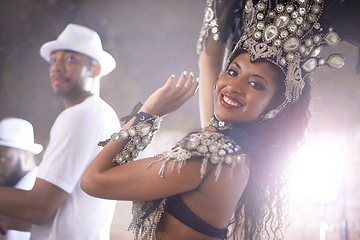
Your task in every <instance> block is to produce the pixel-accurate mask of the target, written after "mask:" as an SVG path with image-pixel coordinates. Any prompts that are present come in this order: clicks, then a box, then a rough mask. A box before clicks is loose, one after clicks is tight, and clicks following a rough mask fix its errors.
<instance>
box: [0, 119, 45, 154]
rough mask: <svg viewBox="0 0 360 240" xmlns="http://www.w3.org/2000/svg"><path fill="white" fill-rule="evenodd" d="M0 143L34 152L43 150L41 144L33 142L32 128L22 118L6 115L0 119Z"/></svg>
mask: <svg viewBox="0 0 360 240" xmlns="http://www.w3.org/2000/svg"><path fill="white" fill-rule="evenodd" d="M0 145H1V146H6V147H12V148H18V149H22V150H25V151H29V152H32V153H35V154H38V153H40V152H41V151H42V150H43V146H42V145H40V144H37V143H34V129H33V126H32V125H31V123H29V122H28V121H26V120H24V119H20V118H13V117H8V118H4V119H2V120H1V121H0Z"/></svg>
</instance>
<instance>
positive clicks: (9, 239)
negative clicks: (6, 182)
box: [4, 167, 38, 240]
mask: <svg viewBox="0 0 360 240" xmlns="http://www.w3.org/2000/svg"><path fill="white" fill-rule="evenodd" d="M37 171H38V167H34V168H33V169H31V171H29V172H28V173H27V174H26V175H25V176H23V177H22V178H21V179H20V180H19V181H18V182H17V183H16V184H15V186H14V187H15V188H18V189H23V190H30V189H32V187H33V186H34V184H35V180H36V174H37ZM4 239H5V240H29V239H30V232H24V231H17V230H8V231H7V232H6V234H5V238H4Z"/></svg>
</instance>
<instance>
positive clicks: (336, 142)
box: [290, 133, 348, 204]
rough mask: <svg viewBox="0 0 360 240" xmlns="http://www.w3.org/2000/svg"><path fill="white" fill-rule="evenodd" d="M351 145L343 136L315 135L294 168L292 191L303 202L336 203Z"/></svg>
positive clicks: (301, 150)
mask: <svg viewBox="0 0 360 240" xmlns="http://www.w3.org/2000/svg"><path fill="white" fill-rule="evenodd" d="M347 153H348V151H347V144H346V141H345V139H344V138H343V137H342V136H339V135H336V134H330V133H327V134H321V135H314V136H312V137H311V138H310V139H309V140H308V141H307V142H306V143H305V144H304V145H303V146H302V147H301V148H300V149H299V152H298V155H297V158H296V159H295V161H294V163H293V164H292V165H291V169H290V174H291V175H290V177H291V181H290V193H291V196H292V197H293V198H294V200H296V201H301V202H302V203H304V202H308V203H321V204H329V203H334V202H336V201H337V200H338V199H339V197H340V191H341V190H342V184H343V177H344V168H345V166H344V165H345V161H346V156H347Z"/></svg>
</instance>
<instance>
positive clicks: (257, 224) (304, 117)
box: [229, 51, 311, 240]
mask: <svg viewBox="0 0 360 240" xmlns="http://www.w3.org/2000/svg"><path fill="white" fill-rule="evenodd" d="M241 52H242V51H239V52H236V53H235V54H234V55H233V56H232V59H230V61H231V60H233V59H235V58H236V56H238V55H239V54H241ZM274 67H275V69H277V66H275V65H274ZM278 71H279V76H281V77H279V79H285V77H284V75H283V73H282V72H280V71H281V70H280V69H278ZM305 82H306V84H305V87H304V89H303V92H302V95H301V97H300V99H299V100H298V101H297V102H294V103H288V104H287V106H286V108H285V109H284V110H283V112H281V113H280V114H279V115H278V116H276V117H275V118H273V119H268V120H264V121H262V122H260V121H259V122H257V123H255V124H254V123H252V124H250V125H249V124H246V125H245V126H244V125H242V126H241V125H240V126H238V127H243V128H246V129H247V130H248V131H249V132H248V134H249V142H248V145H247V146H248V147H247V148H246V153H247V156H248V158H249V159H250V175H249V180H248V183H247V186H246V188H245V190H244V192H243V194H242V196H241V198H240V200H239V202H238V205H237V207H236V211H235V213H234V216H233V219H232V221H231V222H230V224H229V232H230V234H229V239H244V240H255V239H260V238H261V237H262V236H263V235H265V236H266V239H283V238H284V234H283V229H284V227H285V226H286V224H285V223H286V220H285V216H286V211H285V210H286V206H287V203H288V201H287V196H288V194H287V183H288V174H287V173H288V171H287V170H288V165H289V163H290V160H291V158H292V155H293V153H295V150H296V149H297V147H298V146H299V145H300V143H301V142H302V140H303V139H304V135H305V132H306V129H307V125H308V122H309V119H310V117H311V114H310V110H309V106H310V99H311V83H310V79H309V78H308V77H306V79H305ZM278 86H279V87H278V91H277V93H276V95H275V96H274V98H273V99H272V105H271V107H270V109H273V108H274V107H276V106H279V105H280V103H282V102H283V101H284V99H285V97H284V92H285V84H284V82H283V81H278ZM249 126H250V127H249ZM231 137H232V138H234V136H231ZM235 138H236V137H235ZM235 140H236V139H235Z"/></svg>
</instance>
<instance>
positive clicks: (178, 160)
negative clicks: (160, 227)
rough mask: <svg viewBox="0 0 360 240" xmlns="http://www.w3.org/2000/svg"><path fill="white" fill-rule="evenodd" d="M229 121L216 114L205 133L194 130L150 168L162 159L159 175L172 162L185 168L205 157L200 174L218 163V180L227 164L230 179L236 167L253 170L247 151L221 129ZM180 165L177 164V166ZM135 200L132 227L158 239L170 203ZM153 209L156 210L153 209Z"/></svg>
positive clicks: (138, 236)
mask: <svg viewBox="0 0 360 240" xmlns="http://www.w3.org/2000/svg"><path fill="white" fill-rule="evenodd" d="M231 128H232V126H231V124H229V123H225V122H222V121H218V120H217V119H216V118H215V117H212V119H211V120H210V124H209V126H208V127H207V128H205V129H204V131H202V132H197V133H191V134H190V135H188V136H187V137H185V138H184V139H183V140H181V141H180V142H179V143H178V144H177V145H176V146H175V147H174V148H172V150H170V151H168V152H166V153H164V154H162V155H159V157H160V158H159V160H156V161H154V162H151V163H150V164H149V165H148V168H150V167H151V166H153V165H154V164H155V163H157V162H162V161H163V164H162V166H161V167H160V170H159V175H160V176H161V177H163V176H164V171H165V167H166V164H168V163H169V162H170V161H173V162H172V171H175V168H176V167H177V168H176V169H177V171H179V172H180V171H181V168H182V167H183V166H184V165H185V164H186V161H187V160H189V159H191V158H195V159H198V158H202V164H201V168H200V176H201V178H203V177H204V176H205V173H206V168H207V165H208V163H209V162H211V163H212V164H214V165H215V166H216V170H215V181H217V180H218V178H219V176H220V174H221V170H222V166H223V164H226V165H229V166H230V173H229V174H230V178H231V177H232V174H233V170H234V168H235V167H236V166H239V165H240V166H241V169H242V172H244V173H245V174H248V173H249V169H248V168H247V166H246V164H245V154H244V153H242V152H241V147H240V146H239V145H237V144H236V143H235V141H233V140H232V139H230V138H229V137H227V136H226V135H225V134H224V133H221V132H219V130H220V131H221V130H227V129H231ZM176 165H177V166H176ZM153 204H154V201H148V202H144V201H134V202H133V208H132V213H133V220H132V222H131V224H130V229H132V230H133V231H134V233H135V239H142V238H144V237H147V239H149V240H152V239H156V238H155V231H156V228H157V224H158V223H159V221H160V218H161V216H162V214H163V212H164V209H165V206H166V198H164V199H160V200H157V201H156V204H157V205H156V206H155V207H154V205H153ZM149 209H153V210H152V211H150V210H149Z"/></svg>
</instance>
